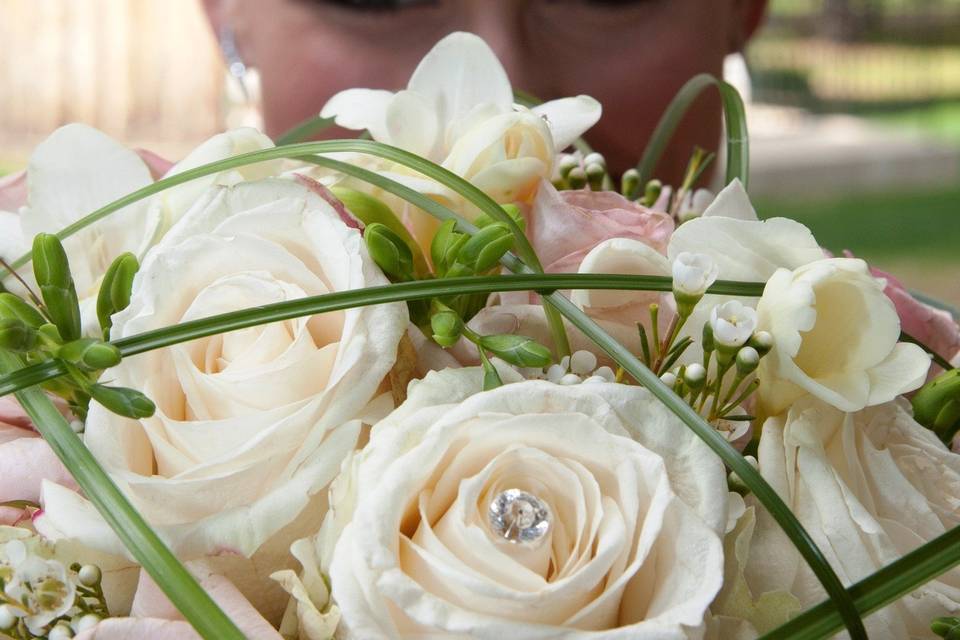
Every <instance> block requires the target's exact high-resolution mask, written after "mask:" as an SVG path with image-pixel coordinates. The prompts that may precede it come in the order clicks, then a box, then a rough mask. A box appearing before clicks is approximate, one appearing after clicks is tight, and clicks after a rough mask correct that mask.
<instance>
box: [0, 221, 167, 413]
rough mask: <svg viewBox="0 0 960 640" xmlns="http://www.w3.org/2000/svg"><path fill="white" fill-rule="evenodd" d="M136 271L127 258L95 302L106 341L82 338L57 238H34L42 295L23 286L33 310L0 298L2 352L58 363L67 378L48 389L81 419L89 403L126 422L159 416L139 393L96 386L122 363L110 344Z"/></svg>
mask: <svg viewBox="0 0 960 640" xmlns="http://www.w3.org/2000/svg"><path fill="white" fill-rule="evenodd" d="M138 268H139V265H138V263H137V260H136V258H135V257H134V256H133V254H130V253H125V254H123V255H122V256H120V257H119V258H117V259H116V260H115V261H114V262H113V264H111V266H110V268H109V269H108V270H107V272H106V274H105V275H104V278H103V281H102V283H101V286H100V292H99V295H98V297H97V317H98V319H99V322H100V330H101V332H102V336H98V337H96V338H87V337H83V336H82V335H81V321H80V305H79V302H78V299H77V291H76V287H75V285H74V282H73V277H72V276H71V275H70V265H69V262H68V261H67V254H66V252H65V251H64V250H63V246H62V245H61V244H60V240H59V239H58V238H57V237H56V236H54V235H51V234H46V233H40V234H37V236H36V237H35V238H34V242H33V272H34V277H35V278H36V281H37V286H38V288H39V289H40V295H39V296H37V295H36V294H34V293H32V292H30V289H29V287H28V286H27V285H26V283H25V282H24V286H25V287H26V288H27V290H28V292H30V294H31V295H30V297H31V299H32V302H33V304H31V303H30V302H27V301H26V300H24V299H22V298H20V297H17V296H16V295H14V294H12V293H9V292H3V293H0V349H4V350H6V351H10V352H13V353H15V354H17V355H18V356H20V357H21V358H22V359H23V360H24V361H25V362H26V363H28V364H31V363H35V362H43V361H47V360H49V359H51V358H54V359H57V360H59V361H60V362H61V364H62V365H63V366H64V368H65V369H66V371H67V375H65V376H63V377H61V378H59V379H57V380H55V381H52V382H48V383H46V384H45V387H46V388H47V390H48V391H51V392H53V393H56V394H58V395H60V396H62V397H63V398H64V399H65V400H66V401H67V403H68V404H69V406H70V409H71V411H72V412H73V413H74V415H76V416H78V417H79V418H81V419H82V418H83V417H84V416H85V415H86V411H87V406H88V405H89V403H90V399H91V398H92V399H94V400H96V401H97V402H99V403H100V404H102V405H103V406H104V407H106V408H107V409H109V410H110V411H113V412H115V413H118V414H120V415H123V416H126V417H128V418H144V417H148V416H151V415H153V412H154V410H155V407H154V404H153V402H151V401H150V399H148V398H147V397H146V396H144V395H143V394H142V393H140V392H139V391H136V390H134V389H127V388H124V387H109V386H106V385H103V384H98V383H97V379H98V378H99V377H100V374H101V373H102V372H103V370H104V369H108V368H110V367H113V366H116V365H117V364H119V363H120V358H121V354H120V350H119V349H117V347H116V346H114V345H113V344H111V343H110V342H107V341H106V340H108V339H109V334H110V329H111V326H112V321H111V317H112V316H113V314H115V313H117V312H118V311H121V310H123V309H125V308H126V307H127V305H129V303H130V290H131V287H132V286H133V276H134V274H135V273H136V272H137V269H138ZM80 424H81V425H82V422H81V423H80Z"/></svg>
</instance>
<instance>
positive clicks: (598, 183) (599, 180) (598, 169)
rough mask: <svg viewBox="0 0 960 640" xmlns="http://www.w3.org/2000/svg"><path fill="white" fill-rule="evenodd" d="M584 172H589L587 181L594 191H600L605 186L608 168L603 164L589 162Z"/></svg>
mask: <svg viewBox="0 0 960 640" xmlns="http://www.w3.org/2000/svg"><path fill="white" fill-rule="evenodd" d="M584 172H585V173H586V174H587V183H588V184H589V185H590V188H591V189H593V190H594V191H600V190H601V189H602V188H603V177H604V176H605V175H607V170H606V169H604V168H603V165H601V164H596V163H592V164H588V165H587V166H586V169H584Z"/></svg>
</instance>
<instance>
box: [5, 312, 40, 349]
mask: <svg viewBox="0 0 960 640" xmlns="http://www.w3.org/2000/svg"><path fill="white" fill-rule="evenodd" d="M36 344H37V332H36V331H35V330H34V329H33V328H32V327H29V326H27V323H25V322H24V321H23V320H20V319H18V318H3V319H0V349H7V350H8V351H30V350H31V349H33V347H34V346H35V345H36Z"/></svg>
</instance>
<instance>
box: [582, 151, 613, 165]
mask: <svg viewBox="0 0 960 640" xmlns="http://www.w3.org/2000/svg"><path fill="white" fill-rule="evenodd" d="M591 164H596V165H600V167H601V168H603V169H606V168H607V159H606V158H604V157H603V154H600V153H597V152H596V151H592V152H590V153H588V154H587V155H586V156H584V158H583V166H585V167H586V166H589V165H591Z"/></svg>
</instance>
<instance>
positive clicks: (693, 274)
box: [671, 251, 720, 298]
mask: <svg viewBox="0 0 960 640" xmlns="http://www.w3.org/2000/svg"><path fill="white" fill-rule="evenodd" d="M671 272H672V274H673V290H674V293H679V294H680V295H683V296H687V297H689V298H700V297H701V296H702V295H703V294H704V293H705V292H706V290H707V288H708V287H709V286H710V285H712V284H713V283H714V282H716V280H717V275H719V273H720V268H719V267H717V265H716V263H715V262H714V261H713V258H711V257H710V256H708V255H706V254H703V253H692V252H690V251H682V252H680V253H678V254H677V257H676V258H674V260H673V264H672V265H671Z"/></svg>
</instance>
